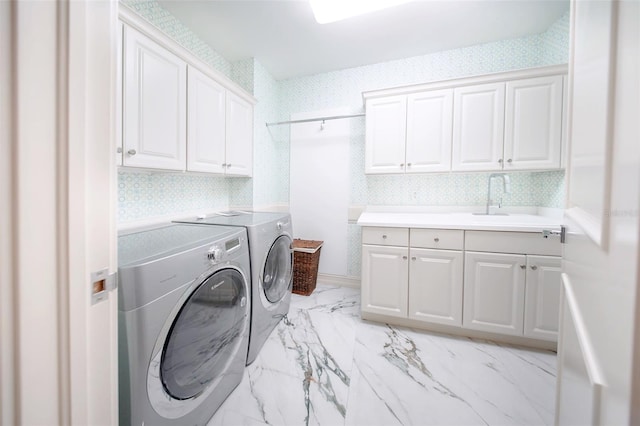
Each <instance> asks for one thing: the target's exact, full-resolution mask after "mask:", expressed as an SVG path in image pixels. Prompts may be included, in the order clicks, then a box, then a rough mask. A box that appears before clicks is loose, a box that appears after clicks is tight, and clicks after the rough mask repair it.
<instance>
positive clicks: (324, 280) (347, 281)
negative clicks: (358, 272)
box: [317, 274, 360, 288]
mask: <svg viewBox="0 0 640 426" xmlns="http://www.w3.org/2000/svg"><path fill="white" fill-rule="evenodd" d="M317 282H318V283H319V284H329V285H339V286H341V287H352V288H360V279H359V278H356V277H345V276H343V275H332V274H318V281H317Z"/></svg>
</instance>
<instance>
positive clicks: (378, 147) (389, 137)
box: [364, 96, 407, 173]
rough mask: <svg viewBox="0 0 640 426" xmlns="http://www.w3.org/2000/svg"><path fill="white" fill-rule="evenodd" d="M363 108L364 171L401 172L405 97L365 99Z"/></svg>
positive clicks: (402, 166) (404, 134)
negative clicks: (365, 103)
mask: <svg viewBox="0 0 640 426" xmlns="http://www.w3.org/2000/svg"><path fill="white" fill-rule="evenodd" d="M366 109H367V115H366V136H365V165H364V172H365V173H402V172H404V170H405V165H404V163H405V140H406V133H407V97H406V96H389V97H386V98H378V99H369V100H367V105H366Z"/></svg>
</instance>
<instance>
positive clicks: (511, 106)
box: [363, 66, 566, 174]
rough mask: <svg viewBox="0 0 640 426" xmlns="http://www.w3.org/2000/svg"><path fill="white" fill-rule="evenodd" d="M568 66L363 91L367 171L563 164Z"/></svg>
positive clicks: (525, 167) (541, 167)
mask: <svg viewBox="0 0 640 426" xmlns="http://www.w3.org/2000/svg"><path fill="white" fill-rule="evenodd" d="M565 75H566V66H553V67H545V68H539V69H532V70H521V71H510V72H505V73H501V74H492V75H487V76H478V77H468V78H462V79H457V80H450V81H441V82H434V83H427V84H421V85H416V86H410V87H399V88H393V89H381V90H376V91H372V92H366V93H364V94H363V97H364V99H365V103H366V119H367V126H366V132H367V133H366V155H365V158H366V161H365V173H371V174H374V173H378V174H380V173H428V172H447V171H463V172H469V171H491V170H504V171H509V170H545V169H547V170H548V169H558V168H561V167H564V164H563V163H562V162H561V160H562V158H563V157H564V156H563V154H562V150H563V149H564V148H563V147H564V143H565V141H564V138H563V135H564V133H566V131H564V130H563V129H564V127H563V126H564V120H563V117H564V116H565V115H566V114H565V112H564V111H563V106H564V108H565V109H566V102H565V98H566V87H565V86H566V78H565Z"/></svg>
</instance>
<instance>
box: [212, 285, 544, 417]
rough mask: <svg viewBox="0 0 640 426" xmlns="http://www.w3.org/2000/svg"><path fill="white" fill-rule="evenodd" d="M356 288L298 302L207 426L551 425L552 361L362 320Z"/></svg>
mask: <svg viewBox="0 0 640 426" xmlns="http://www.w3.org/2000/svg"><path fill="white" fill-rule="evenodd" d="M359 305H360V291H359V289H353V288H346V287H337V286H336V287H333V286H318V288H316V290H315V291H314V293H313V294H312V295H311V296H309V297H304V296H297V295H293V299H292V302H291V308H290V311H289V315H288V316H287V317H286V318H284V319H283V321H281V322H280V324H279V325H278V327H277V328H276V329H275V330H274V331H273V333H272V334H271V336H270V337H269V340H268V341H267V343H266V344H265V346H264V347H263V349H262V351H261V352H260V355H259V356H258V358H257V359H256V361H255V362H254V363H253V364H252V365H250V366H249V367H247V369H246V371H245V375H244V378H243V381H242V383H241V384H240V385H239V386H238V387H237V388H236V389H235V390H234V392H233V393H232V394H231V395H230V396H229V398H227V400H226V401H225V402H224V404H223V405H222V406H221V407H220V409H219V410H218V411H217V412H216V414H215V415H214V417H213V418H212V419H211V420H210V422H209V424H208V426H249V425H251V426H253V425H287V426H289V425H291V426H294V425H304V426H306V425H320V426H338V425H354V426H355V425H363V426H365V425H366V426H374V425H385V426H387V425H550V424H552V423H553V413H554V398H555V397H554V395H555V383H556V355H555V353H553V352H550V351H535V350H529V349H522V348H519V347H513V346H509V345H504V344H497V343H493V342H488V341H483V340H474V339H468V338H463V337H453V336H448V335H443V334H436V333H429V332H425V331H419V330H414V329H408V328H403V327H395V326H390V325H386V324H378V323H374V322H369V321H363V320H361V319H360V314H359V312H360V306H359Z"/></svg>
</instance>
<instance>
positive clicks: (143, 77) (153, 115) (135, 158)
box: [123, 26, 187, 170]
mask: <svg viewBox="0 0 640 426" xmlns="http://www.w3.org/2000/svg"><path fill="white" fill-rule="evenodd" d="M124 40H125V41H124V82H123V84H124V117H123V132H124V136H123V137H124V141H123V145H124V158H123V164H124V165H125V166H132V167H150V168H156V169H172V170H184V169H185V166H186V158H185V157H186V155H185V154H186V135H187V129H186V121H187V114H186V105H187V92H186V90H187V65H186V63H185V62H184V61H182V60H181V59H180V58H178V57H177V56H175V55H174V54H172V53H170V52H169V51H167V50H165V49H164V48H162V47H161V46H159V45H158V44H156V43H155V42H153V41H152V40H150V39H149V38H147V37H145V36H143V35H142V34H140V33H139V32H137V31H135V30H133V29H131V28H129V27H126V26H125V29H124Z"/></svg>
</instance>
